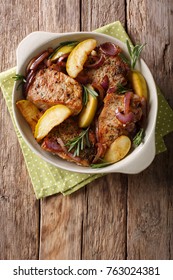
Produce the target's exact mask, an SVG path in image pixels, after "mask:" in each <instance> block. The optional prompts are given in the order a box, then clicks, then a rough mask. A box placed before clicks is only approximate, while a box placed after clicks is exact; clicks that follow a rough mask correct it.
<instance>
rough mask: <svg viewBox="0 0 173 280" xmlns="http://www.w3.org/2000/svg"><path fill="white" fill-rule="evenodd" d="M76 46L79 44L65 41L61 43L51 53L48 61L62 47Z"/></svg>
mask: <svg viewBox="0 0 173 280" xmlns="http://www.w3.org/2000/svg"><path fill="white" fill-rule="evenodd" d="M77 44H79V41H66V42H61V43H60V44H59V45H58V47H57V48H56V49H55V50H54V51H53V53H51V55H49V59H50V58H52V57H53V56H54V54H55V53H56V52H57V51H58V50H59V49H60V48H62V47H64V46H74V47H75V46H77Z"/></svg>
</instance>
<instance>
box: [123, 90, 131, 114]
mask: <svg viewBox="0 0 173 280" xmlns="http://www.w3.org/2000/svg"><path fill="white" fill-rule="evenodd" d="M132 96H133V92H131V91H129V92H126V93H125V95H124V113H125V114H128V113H129V110H130V100H131V98H132Z"/></svg>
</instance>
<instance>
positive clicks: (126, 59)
mask: <svg viewBox="0 0 173 280" xmlns="http://www.w3.org/2000/svg"><path fill="white" fill-rule="evenodd" d="M119 56H120V57H121V59H122V60H123V62H125V63H127V64H128V65H129V66H130V59H128V58H127V57H126V56H125V54H124V53H119Z"/></svg>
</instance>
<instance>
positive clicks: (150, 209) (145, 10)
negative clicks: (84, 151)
mask: <svg viewBox="0 0 173 280" xmlns="http://www.w3.org/2000/svg"><path fill="white" fill-rule="evenodd" d="M172 11H173V2H172V1H168V0H167V1H142V0H141V1H134V0H133V1H128V5H127V26H128V32H129V34H130V36H131V37H132V38H133V40H134V42H141V43H143V42H146V43H147V46H146V47H145V51H144V52H143V57H144V59H145V61H146V62H147V64H148V65H149V67H150V69H151V71H152V73H153V75H154V77H155V80H156V83H157V84H158V85H159V86H160V87H161V89H162V90H163V92H164V94H165V97H166V98H168V99H169V101H170V104H173V96H172V86H171V84H172V83H173V77H172V75H171V73H172V69H173V64H172V59H170V57H171V54H172V53H173V45H172V44H171V42H170V40H172V39H173V31H172V22H173V16H172ZM171 142H172V136H170V137H169V141H168V143H171ZM171 146H172V145H169V144H168V151H167V152H165V153H163V154H161V155H158V156H157V157H156V159H155V160H154V162H153V164H152V165H151V166H150V167H149V168H148V169H147V170H145V171H144V172H142V173H141V174H140V175H137V176H129V180H128V228H127V230H128V239H127V253H128V255H127V257H128V259H172V257H173V242H172V234H171V232H173V223H172V220H173V196H172V195H171V194H172V193H173V177H172V169H171V168H172V165H173V154H172V147H171Z"/></svg>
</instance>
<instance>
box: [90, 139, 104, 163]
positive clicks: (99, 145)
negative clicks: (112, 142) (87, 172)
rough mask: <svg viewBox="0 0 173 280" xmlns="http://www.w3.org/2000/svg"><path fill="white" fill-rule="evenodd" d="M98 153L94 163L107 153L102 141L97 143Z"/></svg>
mask: <svg viewBox="0 0 173 280" xmlns="http://www.w3.org/2000/svg"><path fill="white" fill-rule="evenodd" d="M96 146H97V154H96V155H95V157H94V159H93V161H92V163H96V162H97V161H98V160H99V159H100V158H101V157H103V156H104V153H105V147H104V146H103V144H101V143H97V144H96Z"/></svg>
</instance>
